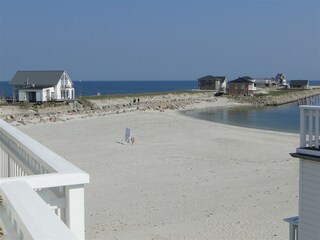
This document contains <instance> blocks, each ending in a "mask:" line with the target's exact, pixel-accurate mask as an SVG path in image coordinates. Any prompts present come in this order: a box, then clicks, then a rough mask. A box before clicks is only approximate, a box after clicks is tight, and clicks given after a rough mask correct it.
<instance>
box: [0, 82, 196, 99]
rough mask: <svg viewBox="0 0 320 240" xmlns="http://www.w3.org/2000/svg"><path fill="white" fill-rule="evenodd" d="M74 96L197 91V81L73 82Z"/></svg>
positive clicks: (4, 93) (8, 91)
mask: <svg viewBox="0 0 320 240" xmlns="http://www.w3.org/2000/svg"><path fill="white" fill-rule="evenodd" d="M73 83H74V87H75V92H76V96H94V95H97V94H98V93H99V94H101V95H108V94H128V93H149V92H173V91H183V90H191V89H198V81H196V80H193V81H182V80H181V81H73ZM0 96H1V97H8V96H12V87H11V85H10V84H9V82H0Z"/></svg>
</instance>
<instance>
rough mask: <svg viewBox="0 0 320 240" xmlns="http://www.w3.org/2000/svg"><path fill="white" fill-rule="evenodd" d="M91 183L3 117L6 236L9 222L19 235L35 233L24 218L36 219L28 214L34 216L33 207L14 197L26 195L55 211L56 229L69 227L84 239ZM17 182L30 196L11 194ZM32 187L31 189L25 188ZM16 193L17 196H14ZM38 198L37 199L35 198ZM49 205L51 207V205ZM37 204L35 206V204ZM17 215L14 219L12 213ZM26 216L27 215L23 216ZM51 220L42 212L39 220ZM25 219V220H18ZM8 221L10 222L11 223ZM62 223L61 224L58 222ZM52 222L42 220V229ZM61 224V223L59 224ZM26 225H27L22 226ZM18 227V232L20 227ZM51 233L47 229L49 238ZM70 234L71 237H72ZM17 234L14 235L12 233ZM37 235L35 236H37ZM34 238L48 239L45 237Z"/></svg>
mask: <svg viewBox="0 0 320 240" xmlns="http://www.w3.org/2000/svg"><path fill="white" fill-rule="evenodd" d="M86 183H89V175H88V174H87V173H85V172H83V171H82V170H81V169H79V168H77V167H76V166H74V165H73V164H71V163H70V162H68V161H66V160H65V159H64V158H62V157H61V156H59V155H57V154H56V153H54V152H52V151H51V150H50V149H48V148H46V147H45V146H43V145H42V144H40V143H39V142H37V141H35V140H34V139H32V138H31V137H29V136H27V135H26V134H24V133H22V132H21V131H19V130H18V129H16V128H14V127H12V126H11V125H9V124H8V123H6V122H4V121H2V120H0V195H2V197H3V198H4V201H3V202H4V203H3V206H2V208H3V210H2V213H6V214H1V215H0V220H1V221H2V222H3V225H5V226H2V225H1V223H0V226H2V227H3V228H4V229H3V231H4V239H5V233H6V229H10V224H11V225H12V226H13V229H15V230H16V233H15V234H16V235H17V236H19V238H20V239H28V238H23V237H22V238H21V236H24V237H25V236H28V234H29V232H32V229H30V228H32V226H30V225H28V224H27V223H26V222H25V221H31V222H32V221H33V219H28V218H27V217H26V216H31V213H32V211H33V210H34V209H33V206H30V207H28V208H23V207H17V206H20V205H19V204H18V203H17V202H16V200H15V197H18V198H22V197H23V198H24V200H25V201H27V202H29V203H30V204H31V205H32V202H35V201H38V202H39V201H40V202H41V203H43V204H42V205H44V206H46V207H47V208H48V209H51V212H54V213H55V214H56V215H54V216H55V217H56V219H57V220H59V221H58V222H57V221H55V220H52V221H51V222H50V224H51V223H53V224H54V226H51V227H54V228H60V227H61V228H62V230H61V231H62V232H65V231H64V230H63V226H65V225H66V226H67V227H68V228H69V231H70V232H71V235H73V236H75V238H77V239H84V238H85V235H84V184H86ZM11 184H14V185H15V186H20V185H21V187H19V188H22V189H23V190H24V191H25V192H28V194H27V196H23V195H22V193H21V196H19V192H16V194H17V195H12V194H9V193H8V189H10V188H9V187H8V186H9V185H11ZM27 188H29V190H30V191H31V192H34V194H32V193H31V192H30V191H28V190H26V189H27ZM13 196H15V197H13ZM36 198H37V199H38V200H35V199H36ZM48 206H49V207H48ZM34 207H35V208H36V207H37V206H36V205H35V206H34ZM13 212H14V213H15V215H14V216H16V218H12V217H13V215H12V213H13ZM22 216H24V217H22ZM47 218H48V219H51V218H52V216H51V217H50V216H49V215H48V216H46V215H43V214H40V215H39V219H47ZM18 219H22V220H18ZM8 221H9V223H8ZM59 222H60V223H61V224H60V225H61V226H60V227H59V226H58V225H59V224H58V223H59ZM48 224H49V222H47V221H42V222H39V226H38V231H41V229H40V228H43V229H46V228H47V226H48ZM57 224H58V225H57ZM23 225H26V226H25V227H23ZM17 229H19V231H18V230H17ZM50 235H51V233H49V232H48V234H47V235H46V236H47V238H48V239H49V238H50ZM71 235H70V236H71ZM11 236H14V234H11ZM35 236H36V235H35ZM32 239H45V238H44V236H41V237H39V238H32Z"/></svg>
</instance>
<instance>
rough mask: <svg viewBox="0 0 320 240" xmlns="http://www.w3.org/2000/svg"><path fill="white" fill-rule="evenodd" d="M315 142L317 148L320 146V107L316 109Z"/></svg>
mask: <svg viewBox="0 0 320 240" xmlns="http://www.w3.org/2000/svg"><path fill="white" fill-rule="evenodd" d="M314 117H315V143H314V146H315V147H316V148H319V121H320V119H319V109H316V111H315V116H314Z"/></svg>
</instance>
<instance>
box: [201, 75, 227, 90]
mask: <svg viewBox="0 0 320 240" xmlns="http://www.w3.org/2000/svg"><path fill="white" fill-rule="evenodd" d="M198 85H199V88H200V90H217V91H225V89H226V86H227V77H222V76H219V77H214V76H211V75H208V76H205V77H202V78H199V79H198Z"/></svg>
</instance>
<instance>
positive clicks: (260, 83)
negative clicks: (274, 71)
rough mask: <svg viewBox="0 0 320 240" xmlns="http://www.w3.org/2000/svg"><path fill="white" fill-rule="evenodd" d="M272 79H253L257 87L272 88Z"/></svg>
mask: <svg viewBox="0 0 320 240" xmlns="http://www.w3.org/2000/svg"><path fill="white" fill-rule="evenodd" d="M272 80H273V79H271V78H255V79H253V81H254V83H255V86H256V87H271V86H272V82H273V81H272Z"/></svg>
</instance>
